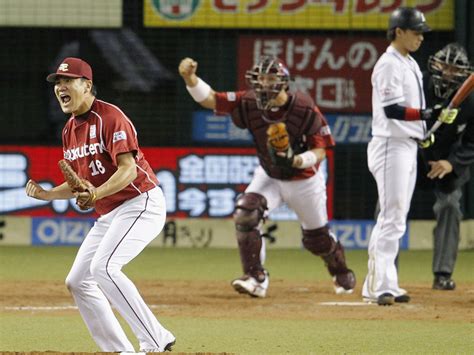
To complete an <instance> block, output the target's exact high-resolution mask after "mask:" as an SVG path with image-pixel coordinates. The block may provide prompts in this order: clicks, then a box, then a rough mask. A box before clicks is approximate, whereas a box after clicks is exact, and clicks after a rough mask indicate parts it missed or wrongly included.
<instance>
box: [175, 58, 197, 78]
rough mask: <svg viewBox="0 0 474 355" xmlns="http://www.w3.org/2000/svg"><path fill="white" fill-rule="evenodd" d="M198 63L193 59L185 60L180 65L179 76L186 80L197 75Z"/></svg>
mask: <svg viewBox="0 0 474 355" xmlns="http://www.w3.org/2000/svg"><path fill="white" fill-rule="evenodd" d="M196 70H197V62H196V61H195V60H194V59H192V58H184V59H183V60H181V63H179V67H178V71H179V74H180V75H181V76H182V77H183V78H184V79H185V80H186V79H188V78H189V77H191V76H192V75H195V74H196Z"/></svg>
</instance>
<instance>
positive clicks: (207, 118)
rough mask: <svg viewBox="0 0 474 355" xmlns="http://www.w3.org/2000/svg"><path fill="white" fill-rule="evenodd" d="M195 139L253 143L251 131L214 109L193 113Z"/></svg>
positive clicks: (203, 141) (212, 141) (242, 143)
mask: <svg viewBox="0 0 474 355" xmlns="http://www.w3.org/2000/svg"><path fill="white" fill-rule="evenodd" d="M193 140H194V141H195V142H202V143H225V144H238V145H252V143H253V140H252V136H251V135H250V133H249V131H248V130H246V129H240V128H238V127H237V126H236V125H234V124H233V123H232V120H231V118H230V116H218V115H216V114H214V113H213V112H212V111H195V112H194V113H193Z"/></svg>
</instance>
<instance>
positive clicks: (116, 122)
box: [62, 99, 158, 215]
mask: <svg viewBox="0 0 474 355" xmlns="http://www.w3.org/2000/svg"><path fill="white" fill-rule="evenodd" d="M62 139H63V152H64V159H66V160H67V161H69V163H70V164H71V166H72V168H73V169H74V170H75V171H76V172H77V174H78V175H79V176H80V177H82V178H84V179H87V180H89V181H90V182H91V183H92V184H93V185H94V186H96V187H99V186H100V185H102V184H103V183H104V182H106V181H107V180H108V179H109V178H110V177H111V176H112V175H113V174H114V173H115V172H116V171H117V155H118V154H121V153H128V152H131V153H133V155H134V157H135V162H136V165H137V177H136V179H135V180H134V181H133V182H132V183H130V184H129V185H128V186H127V187H125V188H124V189H123V190H121V191H119V192H117V193H115V194H113V195H110V196H107V197H104V198H103V199H100V200H98V201H97V202H96V204H95V210H96V212H97V213H98V214H100V215H103V214H106V213H108V212H110V211H112V210H113V209H114V208H116V207H117V206H119V205H121V204H122V203H123V202H125V201H127V200H129V199H131V198H133V197H135V196H138V195H139V194H141V193H143V192H146V191H148V190H150V189H152V188H154V187H155V186H157V185H158V180H157V178H156V176H155V173H154V172H153V170H152V169H151V167H150V165H149V164H148V162H147V161H146V160H145V157H144V155H143V153H142V151H141V150H140V148H139V146H138V139H137V131H136V130H135V127H134V126H133V124H132V122H131V121H130V119H129V118H128V117H127V116H126V115H125V114H124V113H123V112H122V110H120V109H119V108H118V107H117V106H114V105H112V104H109V103H107V102H104V101H101V100H97V99H96V100H95V101H94V102H93V104H92V107H91V109H90V110H89V111H88V112H87V113H85V114H82V115H80V116H74V115H72V116H71V118H69V120H68V121H67V123H66V125H65V126H64V129H63V134H62Z"/></svg>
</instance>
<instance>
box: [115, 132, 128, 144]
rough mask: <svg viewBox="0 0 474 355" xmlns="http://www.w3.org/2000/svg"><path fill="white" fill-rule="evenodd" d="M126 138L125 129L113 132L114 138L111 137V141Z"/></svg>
mask: <svg viewBox="0 0 474 355" xmlns="http://www.w3.org/2000/svg"><path fill="white" fill-rule="evenodd" d="M126 139H127V133H125V131H118V132H114V138H113V139H112V143H115V142H118V141H123V140H126Z"/></svg>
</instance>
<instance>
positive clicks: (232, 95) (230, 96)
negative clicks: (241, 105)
mask: <svg viewBox="0 0 474 355" xmlns="http://www.w3.org/2000/svg"><path fill="white" fill-rule="evenodd" d="M235 99H236V96H235V92H228V93H227V100H228V101H235Z"/></svg>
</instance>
